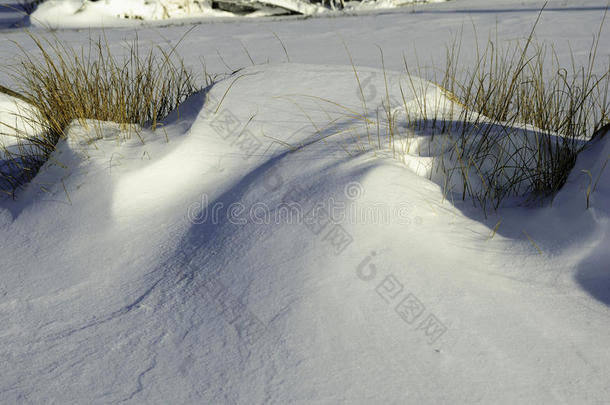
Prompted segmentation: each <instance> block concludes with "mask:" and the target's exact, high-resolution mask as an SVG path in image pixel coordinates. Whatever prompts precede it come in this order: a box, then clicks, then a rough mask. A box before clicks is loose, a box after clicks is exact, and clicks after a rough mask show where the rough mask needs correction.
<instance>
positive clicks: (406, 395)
mask: <svg viewBox="0 0 610 405" xmlns="http://www.w3.org/2000/svg"><path fill="white" fill-rule="evenodd" d="M564 3H565V4H564ZM605 4H606V3H605V2H604V1H594V0H587V1H583V2H580V3H578V4H577V3H575V2H570V1H557V2H552V3H551V5H550V6H551V10H550V11H548V13H547V14H544V15H543V18H542V20H541V23H540V27H539V31H538V35H539V37H540V39H541V40H543V41H546V40H554V41H556V42H555V43H556V44H557V48H556V49H557V52H558V57H559V58H560V59H561V60H562V61H565V60H568V61H569V59H570V48H572V49H573V50H574V57H575V58H586V57H587V56H588V48H587V47H588V45H589V44H590V40H591V35H592V33H593V32H594V31H595V30H596V29H597V28H596V27H598V26H599V22H600V19H601V15H602V14H603V9H604V7H605ZM539 6H541V3H540V2H537V1H528V0H524V1H519V2H511V1H508V0H497V1H493V2H482V1H475V0H463V1H458V0H456V1H453V2H448V3H441V4H437V5H434V4H431V5H427V6H426V7H430V8H429V9H426V10H428V11H425V12H424V11H422V10H423V6H422V8H421V9H419V10H420V11H418V12H417V13H415V14H412V13H410V12H407V11H406V10H405V11H403V12H396V11H393V12H391V13H388V14H378V15H366V16H358V17H349V18H336V19H311V20H303V21H261V20H254V19H253V20H250V22H248V23H241V22H240V23H230V24H227V23H219V24H205V25H201V26H198V27H196V29H195V30H194V31H193V32H192V33H191V34H190V36H187V37H186V38H185V39H184V40H183V42H182V43H181V44H180V46H179V47H178V48H177V52H180V53H181V54H182V55H183V56H184V57H185V63H186V64H187V65H189V66H191V67H193V68H194V69H201V60H200V59H201V58H202V57H204V58H205V64H206V67H207V69H208V73H211V74H216V73H217V74H219V76H218V77H219V78H220V79H221V80H220V81H219V82H218V83H217V84H215V85H214V86H213V87H211V88H210V89H209V91H207V92H203V91H202V92H200V93H198V94H196V95H194V96H192V97H191V98H190V99H189V100H188V101H187V102H185V103H184V104H183V105H182V106H180V109H179V111H175V112H174V113H172V114H171V115H170V116H169V117H168V118H167V119H166V120H165V122H164V125H163V126H162V127H161V128H162V129H158V130H157V131H156V132H155V133H153V132H151V131H150V130H149V129H146V128H138V127H128V128H126V127H124V126H121V125H118V124H116V123H108V122H96V121H91V120H88V121H83V122H81V123H79V122H74V123H73V125H71V126H70V128H69V131H68V134H69V136H68V139H66V140H63V141H61V142H60V143H59V144H58V147H57V150H56V151H55V152H54V153H53V155H52V156H51V158H50V159H49V161H48V162H47V163H46V164H45V165H44V166H43V168H42V169H41V171H40V173H39V174H38V175H37V176H36V178H34V179H33V180H32V182H31V183H30V184H29V185H28V186H26V187H24V188H23V189H22V190H19V192H18V193H17V195H16V198H15V200H11V199H2V200H0V325H1V327H0V364H1V365H2V368H1V370H2V372H1V373H0V403H7V404H22V403H23V404H29V403H36V404H37V403H61V404H64V403H70V404H71V403H75V404H80V403H118V402H127V403H133V404H167V403H172V404H173V403H177V404H259V403H265V404H288V403H297V404H310V403H313V404H338V403H339V404H341V403H346V404H371V403H373V404H385V403H388V404H404V403H423V404H439V403H450V404H454V403H455V404H471V403H480V404H488V403H505V404H514V403H526V404H546V403H549V404H551V403H552V404H555V403H558V404H604V403H606V402H607V398H609V397H610V384H609V382H608V375H610V351H609V350H608V343H609V336H610V267H609V264H608V263H610V251H609V249H608V245H609V243H610V236H609V235H610V222H609V220H610V167H609V166H610V161H609V159H610V136H606V137H605V138H602V139H599V140H598V141H597V142H595V143H593V144H591V145H590V146H589V148H587V149H586V150H585V152H583V154H581V155H580V156H579V159H578V161H577V163H576V166H575V168H574V169H573V171H572V174H571V175H570V177H569V179H568V182H567V184H566V185H565V187H564V188H563V189H562V190H561V192H560V193H559V194H558V195H557V196H556V198H555V199H554V201H553V203H552V205H548V204H547V205H545V206H544V207H537V206H514V207H505V208H501V209H500V210H499V211H497V212H491V213H488V216H487V217H486V216H485V215H484V213H483V211H482V210H481V209H479V208H474V207H473V206H472V203H471V202H470V201H464V202H462V201H461V200H456V201H453V200H451V199H447V198H444V196H443V193H442V189H441V187H440V186H439V185H438V184H437V183H435V182H434V181H431V180H429V179H428V178H427V177H426V174H427V173H426V171H425V170H424V169H421V168H419V167H420V166H419V165H420V164H421V165H423V166H422V167H425V162H426V160H425V158H426V156H421V157H420V156H412V155H408V154H404V155H399V156H392V154H391V153H379V154H377V155H375V154H373V153H372V152H363V151H361V150H360V149H359V147H358V145H359V143H361V142H363V141H364V140H365V139H366V138H367V137H368V136H369V134H367V132H366V129H365V128H364V127H363V126H362V124H361V123H358V117H357V114H360V113H362V108H363V104H362V95H361V93H360V91H359V87H358V84H357V82H356V79H355V76H354V72H353V69H352V66H350V65H349V59H348V57H347V55H346V53H345V48H344V42H345V43H346V44H347V46H348V48H349V49H350V51H351V53H352V55H353V59H354V62H355V66H356V69H357V71H358V75H359V78H360V80H361V83H362V86H363V89H364V98H365V101H366V106H367V109H368V111H369V112H374V111H376V110H377V109H381V108H382V104H383V103H384V99H386V94H385V82H386V80H387V81H388V83H390V84H392V83H397V81H399V80H402V79H401V75H400V74H399V73H396V72H397V71H400V70H401V69H402V63H403V61H402V58H403V53H404V54H405V57H406V58H414V48H415V45H417V50H418V51H417V52H418V55H419V57H420V60H422V63H428V61H429V60H430V59H434V58H436V60H439V59H438V58H442V55H443V54H444V52H445V51H444V49H443V48H442V44H443V43H447V42H449V41H450V40H451V39H452V38H453V37H452V36H451V34H452V33H455V32H457V31H458V30H459V29H460V27H462V26H464V25H466V26H469V25H470V24H471V19H472V22H474V23H475V25H476V26H477V29H478V32H479V33H480V34H481V35H482V36H483V38H485V37H486V36H487V35H488V34H489V33H490V32H493V33H495V30H496V29H497V31H498V33H499V35H500V36H501V37H503V38H510V37H511V35H515V36H516V35H521V34H523V33H526V32H528V28H529V27H530V26H531V23H533V20H535V18H536V15H537V8H538V7H539ZM490 7H492V8H490ZM486 10H487V11H486ZM592 27H593V28H592ZM187 29H188V28H185V27H166V28H160V27H158V26H155V27H148V28H146V27H143V28H141V29H140V30H139V31H138V36H139V38H140V40H141V41H142V42H141V43H142V45H143V46H145V45H147V44H156V43H158V42H159V41H161V39H160V38H162V39H163V38H164V39H163V40H167V41H168V42H169V43H175V42H177V41H178V39H179V38H180V37H181V36H182V35H183V34H184V32H185V31H186V30H187ZM35 32H37V33H39V34H40V33H44V31H41V30H38V31H36V29H35ZM92 32H93V33H94V34H95V33H96V31H92ZM273 33H277V35H278V36H279V37H280V38H282V40H283V41H284V43H285V45H286V50H287V52H286V53H287V54H288V56H287V55H286V54H285V53H284V50H283V49H282V47H281V46H280V44H279V43H278V41H277V39H276V38H275V37H274V35H273ZM54 34H55V35H57V37H58V38H60V39H62V40H63V41H64V43H65V44H67V45H77V46H78V45H87V44H88V40H89V39H88V35H89V32H85V31H71V30H70V31H61V30H60V31H58V32H56V33H54ZM105 35H106V37H107V39H108V42H109V47H110V48H111V49H112V50H113V51H116V52H118V53H120V52H121V50H124V47H123V44H124V41H126V40H129V39H131V38H133V35H134V33H133V30H132V29H124V28H121V29H108V30H106V31H105ZM604 35H605V36H606V37H607V29H605V31H604ZM567 38H569V39H570V45H571V46H568V44H567V41H564V39H567ZM604 38H605V37H604ZM604 38H602V44H601V45H600V49H599V51H598V52H599V55H598V56H599V57H600V59H602V60H607V58H608V55H610V43H606V42H605V41H604ZM9 40H14V41H17V42H18V43H19V44H20V45H22V46H23V47H24V48H25V49H32V44H31V42H30V41H29V40H28V39H27V36H26V34H25V33H24V32H22V31H20V30H5V31H3V32H2V33H1V34H0V51H1V52H2V55H3V56H5V57H6V58H7V60H11V59H12V56H13V55H14V54H15V53H16V52H17V51H16V50H15V46H14V45H13V44H12V43H11V42H10V41H9ZM240 41H241V42H243V43H244V44H245V45H246V46H247V48H248V50H249V52H250V54H251V56H252V57H253V59H254V60H255V62H257V63H260V64H258V65H255V66H249V65H250V61H249V58H248V56H247V55H246V54H245V53H244V50H243V48H242V47H241V46H240ZM464 41H465V45H464V47H465V52H466V54H465V56H464V60H465V61H468V60H469V58H472V54H473V53H474V51H472V46H469V45H473V44H474V40H473V39H472V38H471V37H469V36H468V35H466V34H465V37H464ZM376 44H379V45H380V46H382V48H383V50H384V58H385V59H384V60H385V65H386V70H385V73H386V74H385V76H384V72H383V71H382V70H380V69H377V68H374V67H367V66H380V57H379V48H377V47H376V46H375V45H376ZM216 50H217V52H216ZM288 58H289V59H290V60H291V62H292V63H281V62H282V61H283V60H286V59H288ZM267 61H269V62H270V63H266V62H267ZM304 62H312V63H311V64H305V63H304ZM314 63H315V64H314ZM583 63H584V62H583ZM465 66H466V65H465ZM240 68H243V69H241V70H239V71H238V72H236V73H234V74H232V75H231V74H230V73H231V72H233V71H235V70H238V69H240ZM0 83H2V84H3V85H5V86H6V87H14V83H11V81H10V78H7V77H5V76H4V75H2V74H1V73H0ZM421 84H422V85H427V86H429V87H428V88H429V89H430V94H429V97H439V93H438V92H437V90H438V88H437V87H436V86H435V85H433V84H431V83H430V82H427V81H424V80H423V79H422V81H421ZM229 87H230V89H229ZM391 89H392V91H395V90H396V86H391ZM399 96H402V95H400V92H398V94H396V93H394V94H390V97H393V98H396V97H399ZM405 97H406V98H407V101H409V100H411V98H412V97H413V94H410V93H408V92H407V93H406V94H405ZM441 97H442V95H441ZM3 100H4V101H2V103H0V111H1V112H0V114H5V115H6V114H9V115H10V113H11V112H10V111H12V110H10V109H11V108H13V105H14V100H8V99H3ZM221 100H222V102H221ZM9 101H10V102H11V103H12V104H11V103H9ZM447 102H449V101H447ZM7 103H8V104H7ZM350 111H351V113H350ZM354 113H356V114H354ZM398 118H399V119H400V116H399V115H398ZM332 134H339V135H332ZM370 135H371V136H372V137H373V139H375V138H376V136H377V133H376V130H375V132H373V133H371V134H370ZM380 137H381V138H382V139H383V137H384V134H383V131H381V133H380ZM425 141H426V140H425V139H419V140H417V142H418V143H419V144H420V145H422V144H424V143H425ZM436 152H441V151H436ZM437 154H438V153H437ZM403 157H406V158H407V161H406V162H404V161H403V159H402V158H403ZM405 163H406V164H405ZM588 191H590V192H589V193H587V192H588ZM587 194H589V208H588V209H587Z"/></svg>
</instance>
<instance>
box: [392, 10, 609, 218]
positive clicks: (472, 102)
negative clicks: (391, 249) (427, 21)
mask: <svg viewBox="0 0 610 405" xmlns="http://www.w3.org/2000/svg"><path fill="white" fill-rule="evenodd" d="M543 9H544V8H543ZM541 14H542V10H541V12H540V14H539V15H538V18H537V20H536V22H535V23H534V26H533V27H532V30H531V32H530V34H529V36H528V37H527V38H526V39H525V40H521V41H517V42H516V43H514V44H512V45H509V46H508V47H502V46H500V41H499V40H498V38H497V36H496V38H495V40H492V39H490V40H489V41H488V43H487V45H486V46H485V47H484V48H483V49H482V50H481V49H480V48H479V47H478V45H477V58H476V60H475V62H474V64H473V65H472V66H469V67H467V68H465V69H461V68H460V66H461V64H460V49H461V43H460V41H461V39H458V40H457V41H455V42H454V43H453V45H452V46H450V47H449V48H448V50H447V59H446V65H445V69H444V72H443V73H442V79H441V80H440V81H437V82H439V83H440V85H439V88H440V89H441V91H442V93H443V94H444V96H445V98H446V99H448V100H450V101H451V108H450V109H449V111H447V107H446V103H443V102H441V103H439V104H436V105H429V104H427V103H429V100H427V98H426V97H425V96H423V94H426V92H427V91H428V89H424V88H419V87H421V82H416V81H414V80H412V79H411V78H412V76H411V72H412V71H413V69H411V68H410V67H409V64H408V63H407V62H406V61H405V68H406V71H407V73H408V77H409V80H408V82H409V83H410V87H411V91H412V93H413V94H415V105H413V104H410V105H409V106H407V104H406V102H405V105H404V110H405V115H406V120H407V124H406V127H407V128H408V129H409V130H410V131H415V133H418V132H419V133H421V132H425V133H426V135H430V136H431V137H434V136H435V135H439V134H443V135H449V139H450V140H451V142H452V144H451V146H450V148H449V151H448V152H446V153H445V154H444V158H439V159H437V160H436V162H435V164H436V167H435V170H437V171H442V172H443V174H444V176H445V181H444V186H445V191H446V192H447V193H450V192H452V191H456V190H455V189H456V187H455V185H456V184H460V187H457V188H458V189H460V190H459V192H460V193H461V196H462V199H465V198H466V197H472V199H473V201H474V202H475V203H478V205H480V206H482V207H483V208H487V207H492V208H494V209H496V208H498V207H499V206H500V204H501V203H502V201H504V200H505V199H506V198H509V197H513V196H518V197H524V196H526V197H527V199H528V200H529V201H535V200H538V201H539V200H540V199H541V198H542V199H543V198H545V197H549V196H553V195H555V194H556V193H557V192H558V191H559V189H560V188H561V187H562V186H563V185H564V184H565V182H566V180H567V178H568V175H569V173H570V171H571V170H572V168H573V167H574V164H575V162H576V158H577V156H578V153H579V152H580V151H582V149H583V148H584V147H585V146H586V145H587V143H588V141H590V140H591V139H592V138H595V137H598V136H601V135H603V134H605V133H606V132H607V130H608V129H609V128H608V126H609V125H610V124H609V123H610V99H609V98H608V96H609V94H610V93H609V89H610V63H609V65H608V66H607V67H605V68H604V70H603V71H602V72H601V73H596V72H595V62H596V55H597V49H598V45H599V40H600V37H601V32H602V27H603V21H604V20H605V18H606V15H605V14H604V17H603V19H602V23H601V25H600V28H599V31H598V33H597V35H596V36H595V37H594V40H593V43H592V45H591V48H590V52H589V56H588V60H587V61H586V63H585V64H584V65H579V64H578V63H577V62H576V60H575V58H574V57H573V56H572V66H571V67H569V68H565V67H563V66H561V65H560V63H559V60H558V59H559V58H558V57H557V55H556V53H555V52H554V49H553V47H552V46H549V45H544V44H540V43H538V42H536V41H535V39H534V32H535V29H536V26H537V24H538V21H539V19H540V16H541ZM459 38H461V36H460V37H459ZM416 71H417V74H418V76H421V77H426V76H430V75H429V72H425V71H422V69H421V68H418V69H416ZM435 76H436V73H435ZM415 83H417V84H415ZM402 91H403V89H402V88H401V92H402ZM436 100H437V102H438V100H439V99H438V98H437V99H436ZM387 121H388V122H387V125H388V126H389V127H391V128H389V130H388V132H389V133H390V134H391V136H392V138H395V137H396V136H401V135H400V134H399V135H397V134H398V133H399V132H400V128H396V125H395V124H394V123H393V122H392V120H391V119H388V120H387ZM402 136H403V137H405V138H408V137H409V135H408V134H405V133H404V131H403V134H402ZM411 136H412V135H411ZM442 139H443V141H444V142H446V140H447V137H443V138H442ZM443 149H445V150H446V149H447V148H446V145H443ZM445 157H448V159H446V158H445ZM456 162H457V163H456ZM473 179H475V180H476V181H473ZM475 183H476V184H475Z"/></svg>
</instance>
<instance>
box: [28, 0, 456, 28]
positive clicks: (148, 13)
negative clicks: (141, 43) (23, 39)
mask: <svg viewBox="0 0 610 405" xmlns="http://www.w3.org/2000/svg"><path fill="white" fill-rule="evenodd" d="M444 1H446V0H423V1H422V0H380V1H370V0H369V1H364V2H350V3H348V4H346V7H345V11H347V12H350V13H352V12H358V11H359V10H365V11H366V10H375V9H390V8H396V7H401V6H404V5H407V4H411V5H414V4H416V3H420V2H421V3H427V2H430V3H439V2H444ZM220 3H223V4H228V5H229V8H223V9H220V8H218V7H217V5H215V4H213V2H212V1H210V0H102V1H96V2H91V1H83V0H47V1H45V2H44V3H43V4H41V5H40V6H39V7H38V9H37V10H36V11H35V12H34V13H33V14H32V15H31V16H30V17H28V19H29V22H30V23H31V24H33V25H35V26H42V27H48V28H85V27H90V26H96V27H108V26H133V25H134V24H137V25H139V24H141V23H142V22H150V21H152V22H154V21H159V20H167V19H170V18H171V19H172V20H174V21H177V20H178V21H179V20H180V19H193V18H195V19H214V18H221V17H222V18H231V17H233V18H235V17H237V18H240V16H245V17H261V16H272V15H281V14H290V13H296V14H300V15H304V16H315V15H320V14H327V13H331V11H335V10H336V9H337V5H338V3H339V1H335V0H329V1H328V2H326V0H324V1H323V3H324V4H326V3H329V7H330V8H326V7H324V5H322V4H320V3H319V2H318V3H312V2H310V1H309V0H256V1H253V0H224V1H221V2H220ZM335 3H337V5H335ZM231 7H233V8H231ZM233 9H234V10H235V11H234V12H232V11H225V10H233ZM125 20H127V21H125Z"/></svg>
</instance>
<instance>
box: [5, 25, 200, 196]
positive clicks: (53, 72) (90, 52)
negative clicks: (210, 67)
mask: <svg viewBox="0 0 610 405" xmlns="http://www.w3.org/2000/svg"><path fill="white" fill-rule="evenodd" d="M29 35H30V38H31V40H32V41H33V42H34V44H35V47H36V50H37V53H38V54H39V55H34V52H30V51H27V50H25V49H24V48H23V47H21V46H20V45H19V44H15V45H16V46H17V47H19V49H20V50H21V57H20V61H19V63H18V64H16V65H13V66H11V67H9V68H8V69H7V70H8V72H9V74H10V76H11V78H12V79H13V82H14V83H18V87H16V88H14V89H6V88H0V91H3V92H4V93H8V94H9V95H13V96H17V97H18V98H20V99H22V100H25V101H27V102H28V103H29V104H30V105H31V106H32V111H33V112H34V113H30V114H28V117H27V119H30V120H31V119H34V120H35V121H36V124H37V125H39V126H41V127H42V128H43V131H42V134H40V135H39V136H36V137H32V136H27V137H26V136H24V139H23V144H24V145H27V147H25V149H27V150H24V153H27V154H24V155H23V156H20V157H19V158H18V159H16V160H15V159H13V160H14V161H13V162H11V164H10V166H11V167H12V170H2V169H1V168H0V179H1V178H4V180H5V181H4V183H6V185H8V187H9V188H10V190H6V189H5V190H4V191H5V192H10V193H12V192H14V190H15V188H16V187H18V186H19V185H21V184H23V183H24V181H27V180H29V179H31V178H32V176H33V175H35V173H36V172H37V169H38V168H39V167H40V166H41V165H42V164H43V163H44V162H45V161H46V159H47V157H48V155H49V154H50V153H51V152H52V151H53V150H54V148H55V144H56V143H57V141H58V140H59V139H60V138H61V137H63V136H64V135H65V134H64V130H65V129H66V128H67V127H68V126H69V125H70V123H71V122H72V121H74V120H80V121H82V122H84V120H87V119H93V120H99V121H113V122H117V123H121V124H138V125H141V126H150V127H151V128H152V130H155V129H156V128H157V126H158V124H159V121H160V120H161V119H162V118H164V117H165V116H166V115H167V114H169V112H170V111H172V110H174V109H175V108H177V107H178V105H179V104H180V103H182V102H183V101H184V100H185V99H186V98H187V97H189V96H190V95H191V94H193V93H194V92H195V91H197V87H196V85H195V79H194V76H193V74H192V72H191V71H190V70H189V69H187V68H186V67H185V66H184V63H183V61H182V59H180V58H179V57H178V56H177V55H176V53H175V49H176V46H177V45H176V46H174V47H173V48H171V49H164V48H161V47H156V48H152V49H149V50H148V51H146V52H145V53H143V54H142V53H140V46H139V44H138V39H137V38H136V39H135V40H134V41H133V42H131V43H128V44H127V46H126V51H127V56H124V57H121V58H116V57H115V56H114V55H113V53H112V51H111V50H110V46H109V45H108V43H107V41H106V39H105V38H104V37H100V38H97V39H90V42H89V46H88V47H83V48H81V49H74V48H70V47H67V46H66V45H65V44H64V43H62V42H61V41H60V40H59V39H58V38H56V37H52V39H47V38H41V37H39V36H36V35H34V34H31V33H30V34H29ZM185 35H186V34H185ZM3 89H4V90H3ZM32 114H33V115H34V118H32ZM25 156H27V159H25ZM24 159H25V160H24ZM24 161H26V163H24ZM19 168H20V170H15V169H19ZM24 172H25V173H29V175H27V176H25V177H24V176H23V173H24ZM16 173H18V174H16ZM0 187H2V185H1V184H0ZM5 188H6V187H5Z"/></svg>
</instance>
